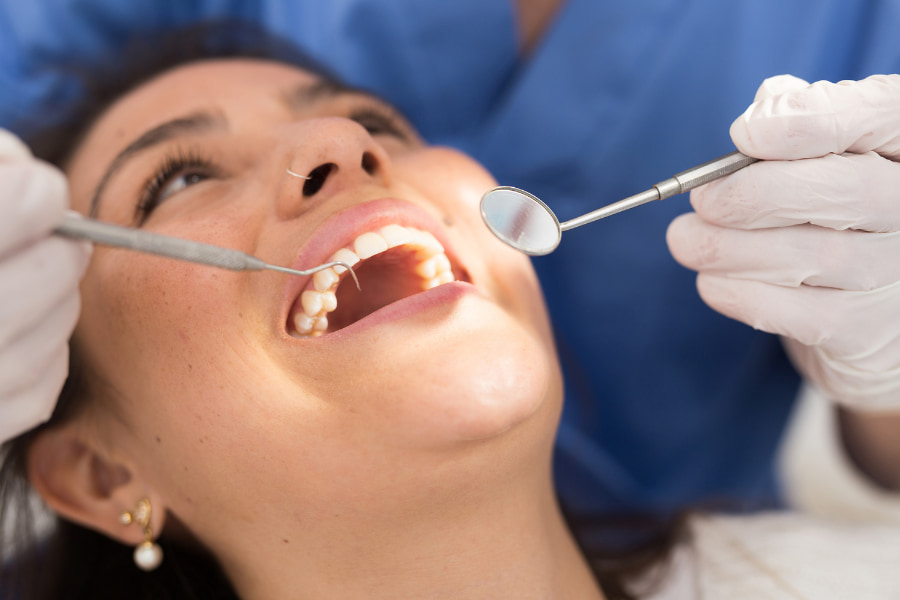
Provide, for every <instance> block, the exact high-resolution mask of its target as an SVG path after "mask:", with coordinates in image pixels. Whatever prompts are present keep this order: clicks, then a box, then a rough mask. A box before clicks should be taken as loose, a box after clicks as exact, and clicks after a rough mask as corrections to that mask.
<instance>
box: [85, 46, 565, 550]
mask: <svg viewBox="0 0 900 600" xmlns="http://www.w3.org/2000/svg"><path fill="white" fill-rule="evenodd" d="M288 169H290V171H291V172H293V173H295V174H299V175H302V176H305V177H310V179H300V178H298V177H295V176H292V175H290V174H288V173H287V170H288ZM68 171H69V173H68V174H69V178H70V189H71V198H72V204H73V206H74V208H76V209H77V210H78V211H80V212H82V213H85V214H87V213H90V212H92V211H93V212H94V214H95V216H96V217H97V218H99V219H101V220H104V221H110V222H113V223H119V224H123V225H129V226H132V225H135V226H140V227H142V228H143V229H146V230H148V231H154V232H159V233H165V234H169V235H173V236H178V237H183V238H189V239H192V240H198V241H202V242H207V243H210V244H215V245H218V246H224V247H228V248H236V249H238V250H241V251H244V252H247V253H250V254H253V255H255V256H257V257H259V258H261V259H262V260H264V261H265V262H267V263H270V264H275V265H282V266H288V267H294V268H299V269H303V268H309V267H312V266H314V265H318V264H320V263H323V262H326V261H328V260H331V259H332V258H333V257H335V256H337V257H338V258H342V259H345V260H349V261H353V260H354V258H353V257H354V255H355V256H357V257H360V256H361V257H362V258H365V257H366V256H368V254H370V253H375V254H374V255H373V256H372V257H370V258H368V259H365V260H361V262H359V263H358V265H357V267H356V270H357V272H358V274H359V278H360V282H361V285H362V292H361V293H357V292H356V290H355V289H354V288H353V285H352V281H350V280H349V279H347V278H346V277H344V278H343V279H341V281H340V283H339V284H338V283H335V282H334V281H333V280H334V279H335V277H332V276H331V275H332V273H327V274H326V275H323V276H320V277H319V279H318V280H314V279H312V278H299V277H292V276H289V275H284V274H280V273H275V272H271V271H261V272H243V273H235V272H231V271H225V270H220V269H216V268H211V267H206V266H199V265H196V264H192V263H187V262H180V261H173V260H170V259H165V258H159V257H154V256H149V255H143V254H137V253H133V252H129V251H125V250H119V249H105V248H99V247H98V248H97V249H96V251H95V253H94V257H93V260H92V263H91V267H90V269H89V272H88V274H87V275H86V277H85V279H84V281H83V285H82V299H83V311H82V316H81V321H80V323H79V326H78V329H77V332H76V340H77V343H78V346H79V348H80V350H81V351H82V354H83V355H84V356H85V358H86V360H87V363H88V365H89V366H90V369H91V371H92V372H93V373H94V374H95V375H96V377H95V380H96V381H97V382H98V386H97V387H96V388H95V389H97V390H99V391H100V392H101V393H102V395H103V397H104V398H105V399H106V403H105V404H104V406H108V405H109V403H110V402H112V405H113V407H114V409H113V410H112V411H109V410H107V411H105V412H101V411H95V414H94V416H93V417H92V418H93V419H95V420H96V422H98V423H99V424H100V427H99V428H98V431H100V432H102V433H101V435H102V436H103V437H104V439H105V440H106V442H107V443H108V444H109V445H110V447H113V448H117V449H119V450H118V451H119V452H121V453H123V454H127V455H128V456H129V457H131V460H132V461H133V462H134V463H135V464H137V465H138V467H139V469H140V470H141V472H142V473H144V475H145V476H146V477H147V478H148V480H149V481H150V484H151V485H153V486H154V488H155V489H156V490H157V491H161V493H162V494H163V495H164V496H165V498H166V502H167V503H168V506H167V508H168V509H169V510H171V511H173V512H174V513H175V514H177V515H179V516H180V517H181V518H182V519H183V520H185V521H186V522H188V523H189V524H191V525H192V528H193V529H194V530H195V531H197V532H200V534H201V537H205V538H206V541H207V542H209V543H213V544H215V543H216V536H217V535H219V534H218V533H216V531H217V530H219V531H220V530H221V529H222V523H223V522H225V521H228V520H232V521H233V520H242V521H244V522H247V523H253V522H256V523H262V522H265V521H266V519H268V513H270V512H271V511H273V510H274V511H275V512H278V509H273V506H280V505H284V504H286V503H285V500H286V499H287V500H288V501H289V502H287V504H290V505H291V511H293V512H292V515H293V516H295V517H297V518H303V517H311V516H314V515H317V518H323V517H322V515H325V514H328V515H331V514H332V513H333V512H335V509H334V507H335V506H340V507H341V509H340V510H341V511H345V510H350V511H352V510H354V509H355V508H359V509H360V510H362V507H365V509H366V510H373V509H374V510H377V509H378V507H380V506H385V507H386V506H389V505H390V503H392V502H393V503H396V502H397V500H398V498H403V499H407V500H408V499H410V498H414V497H416V496H417V495H422V496H425V495H428V494H434V493H438V491H439V490H442V489H443V487H444V486H447V487H452V486H454V485H458V482H459V481H464V480H465V478H466V477H469V478H474V479H478V477H479V475H478V473H479V472H480V471H479V470H478V469H483V471H481V472H484V473H488V472H490V471H491V470H492V469H495V468H498V469H499V468H502V466H503V464H505V463H504V461H505V460H506V458H507V457H509V456H512V458H511V459H510V460H516V456H519V457H520V458H521V456H522V455H523V452H525V451H526V450H527V452H533V451H534V449H535V448H537V449H538V455H539V456H543V457H545V458H546V460H549V448H550V446H551V441H552V436H553V432H554V427H555V423H556V418H557V414H558V410H559V402H560V396H561V392H560V381H559V373H558V367H557V365H556V359H555V352H554V348H553V344H552V340H551V334H550V330H549V326H548V323H547V319H546V316H545V313H544V308H543V305H542V300H541V296H540V292H539V289H538V285H537V283H536V280H535V277H534V274H533V272H532V270H531V267H530V264H529V262H528V260H527V259H526V258H524V257H522V256H520V255H518V254H517V253H515V252H514V251H512V250H509V249H507V248H506V247H505V246H503V245H502V244H501V243H499V242H498V241H496V240H495V239H494V238H493V237H492V236H491V234H490V233H489V232H488V230H487V229H486V228H485V227H484V226H483V224H482V223H481V220H480V217H479V214H478V201H479V199H480V197H481V194H482V193H483V192H484V191H485V190H486V189H488V188H489V187H491V186H493V185H494V181H493V180H492V179H491V177H490V176H489V175H488V174H487V173H486V172H485V171H484V170H483V169H482V168H481V167H479V165H478V164H476V163H475V162H474V161H472V160H471V159H469V158H468V157H466V156H464V155H462V154H460V153H458V152H455V151H452V150H448V149H443V148H434V147H428V146H426V145H424V144H423V143H422V142H421V141H420V140H419V139H418V137H417V136H416V134H415V133H414V132H413V131H412V130H411V129H410V127H409V126H408V125H407V124H406V123H405V122H404V121H403V120H402V118H400V117H399V116H397V115H396V114H394V113H393V112H392V111H391V110H390V109H389V108H387V107H385V106H384V105H383V104H381V103H379V102H377V101H376V100H374V99H372V98H370V97H368V96H365V95H362V94H359V93H356V92H349V91H346V90H342V89H340V88H339V87H336V86H333V85H330V84H328V83H326V82H324V81H323V80H321V79H319V78H317V77H316V76H313V75H311V74H309V73H307V72H304V71H301V70H297V69H295V68H292V67H288V66H284V65H280V64H276V63H268V62H262V61H252V60H221V61H210V62H203V63H195V64H191V65H187V66H183V67H180V68H178V69H176V70H173V71H170V72H168V73H166V74H164V75H162V76H160V77H158V78H157V79H155V80H152V81H150V82H149V83H146V84H144V85H143V86H141V87H139V88H137V89H136V90H134V91H132V92H130V93H129V94H128V95H126V96H125V97H123V98H122V99H121V100H119V101H118V102H117V103H116V104H115V105H114V106H113V107H112V108H111V109H110V110H109V111H108V112H107V113H106V114H105V115H104V116H103V117H102V118H101V119H100V120H99V121H98V122H97V124H96V125H95V126H94V127H93V128H92V129H91V131H90V133H89V135H88V137H87V138H86V140H85V141H84V142H83V144H82V145H81V146H80V147H79V149H78V151H77V153H76V154H75V156H74V157H73V159H72V161H71V162H70V165H69V169H68ZM435 240H437V242H438V243H435ZM385 247H388V248H389V249H387V250H386V251H384V249H385ZM441 248H443V251H442V250H441ZM348 251H349V252H353V253H354V254H348ZM336 253H337V254H336ZM445 272H449V273H451V275H446V274H444V275H442V274H441V273H445ZM333 274H334V275H335V276H336V275H338V273H336V272H333ZM450 280H453V281H452V282H449V283H447V281H450ZM316 285H318V287H319V289H318V290H317V289H316ZM426 289H427V291H425V290H426ZM335 290H336V292H335ZM332 292H335V293H332ZM304 299H305V300H304ZM335 303H336V306H337V307H336V308H335V309H334V310H333V311H329V310H328V309H330V308H331V307H332V306H331V305H334V304H335ZM322 317H325V319H324V320H323V319H322ZM325 323H327V329H325V330H324V333H323V332H322V331H320V329H322V328H324V327H325ZM113 415H115V416H113ZM511 448H516V449H519V450H517V452H518V454H516V452H512V453H510V452H509V450H510V449H511ZM501 457H502V458H501ZM546 460H543V461H539V462H541V463H542V466H545V464H544V463H546ZM457 475H458V478H457ZM279 503H280V504H279ZM339 512H340V511H339ZM281 517H282V518H283V517H284V515H283V514H281Z"/></svg>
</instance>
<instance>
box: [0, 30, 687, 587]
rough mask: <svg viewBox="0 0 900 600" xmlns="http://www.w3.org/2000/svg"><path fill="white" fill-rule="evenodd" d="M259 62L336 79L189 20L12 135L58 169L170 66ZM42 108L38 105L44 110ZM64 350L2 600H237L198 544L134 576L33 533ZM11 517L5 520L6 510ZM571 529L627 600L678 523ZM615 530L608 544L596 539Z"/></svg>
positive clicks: (1, 501)
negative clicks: (126, 99) (117, 104)
mask: <svg viewBox="0 0 900 600" xmlns="http://www.w3.org/2000/svg"><path fill="white" fill-rule="evenodd" d="M226 57H244V58H263V59H271V60H278V61H281V62H285V63H288V64H293V65H296V66H299V67H302V68H304V69H306V70H309V71H312V72H315V73H318V74H320V75H322V76H324V77H328V78H331V79H337V78H336V77H334V75H333V74H331V73H330V72H328V71H327V70H326V69H325V68H323V67H322V66H321V65H319V64H317V63H316V62H315V61H313V60H312V59H310V57H309V56H307V55H306V54H304V53H302V52H300V51H299V50H298V49H297V48H296V47H295V46H293V45H292V44H290V43H287V42H285V41H283V40H280V39H278V38H276V37H274V36H272V35H271V34H269V33H268V32H266V31H264V30H262V29H260V28H258V27H256V26H253V25H249V24H247V23H243V22H215V23H201V24H196V25H192V26H190V27H188V28H185V29H180V30H177V31H164V32H149V33H147V34H145V35H143V36H142V37H141V38H139V39H137V40H134V41H133V42H132V43H131V44H130V46H129V47H128V48H127V49H126V50H125V51H124V52H123V53H122V54H120V55H118V56H116V60H115V62H113V63H107V64H101V63H91V64H80V65H67V66H66V67H65V69H62V70H61V72H65V73H67V74H68V75H69V76H71V77H73V78H74V81H77V85H76V86H75V87H77V88H78V90H79V93H78V94H77V96H76V97H74V98H67V99H65V100H64V101H63V102H62V103H61V104H60V105H58V106H53V107H49V111H50V114H54V115H57V118H55V119H54V121H53V122H51V123H41V124H38V123H37V122H36V121H34V120H31V121H29V122H23V123H20V124H19V125H18V127H16V128H15V130H16V131H17V133H19V135H21V136H22V137H23V138H24V139H25V140H26V142H27V143H28V145H29V146H30V147H31V149H32V152H34V154H35V156H37V157H39V158H41V159H43V160H46V161H48V162H50V163H53V164H55V165H57V166H61V167H62V166H64V165H65V163H66V162H67V160H68V158H69V156H70V154H71V153H72V152H73V151H74V150H75V149H76V148H77V147H78V145H79V143H80V142H81V140H82V139H83V136H84V135H85V134H86V132H87V131H88V130H89V129H90V127H91V125H92V124H93V123H94V121H95V120H96V119H97V118H98V117H99V116H100V115H101V114H102V113H103V112H104V111H105V110H106V109H107V108H108V107H109V106H110V105H111V104H112V103H113V102H114V101H115V100H116V99H117V98H119V97H120V96H122V95H123V94H124V93H125V92H127V91H129V90H131V89H133V88H134V87H136V86H137V85H139V84H141V83H143V82H145V81H148V80H149V79H151V78H153V77H154V76H155V75H158V74H160V73H162V72H164V71H166V70H168V69H170V68H172V67H174V66H177V65H180V64H185V63H188V62H192V61H197V60H203V59H210V58H226ZM46 110H48V108H45V109H44V111H45V112H46ZM78 357H79V352H78V347H77V343H76V342H74V341H73V342H72V343H70V360H69V375H68V378H67V380H66V382H65V385H64V387H63V390H62V392H61V394H60V396H59V399H58V402H57V405H56V409H55V411H54V413H53V416H52V417H51V419H50V421H49V422H48V423H46V424H44V425H42V426H40V427H38V428H36V429H34V430H32V431H30V432H28V433H26V434H24V435H22V436H20V437H19V438H17V439H15V440H13V441H11V442H9V443H8V444H6V446H5V456H4V457H3V462H2V465H0V541H8V540H15V541H16V544H15V546H16V551H15V556H8V555H4V549H3V548H2V546H0V598H2V599H3V600H7V599H12V600H25V599H27V600H51V599H57V598H66V599H67V600H78V599H85V600H88V599H90V600H104V599H110V600H112V599H116V600H118V599H121V598H131V599H136V600H139V599H147V600H150V599H153V600H167V599H172V600H176V599H178V600H195V599H196V600H201V599H203V600H236V599H237V598H238V596H237V594H236V593H235V591H234V590H233V588H232V587H231V585H230V583H229V582H228V580H227V578H226V576H225V575H224V573H223V572H222V571H221V570H220V568H219V567H218V565H217V564H216V562H215V560H214V559H213V558H212V557H210V556H208V555H205V554H203V553H202V552H198V551H197V550H196V549H192V548H188V547H181V546H179V545H178V544H177V542H175V541H169V540H167V541H165V542H164V543H165V553H166V557H165V560H164V561H163V563H162V565H161V566H160V568H159V569H157V570H156V571H153V572H152V573H144V572H142V571H139V570H138V569H137V568H136V567H135V566H134V563H133V560H132V556H131V554H132V549H131V548H128V547H126V546H123V545H121V544H119V543H118V542H115V541H113V540H111V539H109V538H107V537H105V536H103V535H101V534H98V533H96V532H93V531H90V530H87V529H85V528H82V527H80V526H77V525H75V524H72V523H69V522H67V521H64V520H61V519H57V523H56V525H55V527H54V528H53V530H52V532H51V533H50V534H49V535H47V536H43V537H42V536H39V535H36V534H35V528H34V522H35V516H34V514H33V511H32V506H31V503H30V501H29V498H30V487H29V485H28V482H27V476H26V455H27V452H28V447H29V444H30V442H31V440H33V439H34V436H35V435H36V434H37V433H39V432H40V431H41V430H43V429H45V428H48V427H53V426H55V425H59V424H61V423H64V422H65V421H66V420H68V419H70V418H71V417H72V416H73V415H74V414H76V413H77V411H78V410H80V408H81V407H82V406H83V405H84V404H85V403H86V402H87V400H88V398H89V397H90V389H89V385H90V377H88V376H87V375H86V373H87V370H86V365H83V364H80V362H79V359H78ZM12 514H14V515H15V522H14V523H12V522H10V521H11V520H12V519H11V518H10V515H12ZM567 518H568V521H569V526H570V527H571V528H572V530H573V532H574V533H575V535H576V538H577V539H578V541H579V544H580V546H581V548H582V551H583V552H584V554H585V556H586V557H587V558H588V561H589V562H590V564H591V566H592V568H593V569H594V572H595V574H596V575H597V579H598V582H599V583H600V585H601V587H602V588H603V590H604V592H605V593H606V595H607V597H608V598H609V599H610V600H630V599H631V598H633V595H632V594H631V593H630V592H629V590H628V585H627V583H628V582H629V581H631V580H632V579H633V578H635V577H638V576H640V575H641V574H643V573H645V572H646V571H647V570H648V568H650V567H652V566H654V565H657V564H660V561H661V560H662V559H663V558H664V557H665V556H666V555H667V553H668V551H669V549H670V548H671V547H672V546H673V544H674V543H675V540H676V537H677V536H676V534H677V531H679V530H680V528H679V527H673V526H672V524H671V522H670V521H669V520H667V519H648V518H645V517H639V518H632V517H629V518H621V517H615V518H613V517H597V516H591V515H577V516H576V515H573V514H572V513H571V512H569V513H567ZM598 531H599V532H605V533H606V534H609V533H610V532H615V534H616V535H615V536H614V537H615V541H614V542H610V540H609V539H608V538H609V536H608V535H607V536H602V535H601V536H597V535H595V534H596V532H598Z"/></svg>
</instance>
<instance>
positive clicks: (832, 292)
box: [668, 75, 900, 409]
mask: <svg viewBox="0 0 900 600" xmlns="http://www.w3.org/2000/svg"><path fill="white" fill-rule="evenodd" d="M731 138H732V140H733V141H734V143H735V145H736V146H737V147H738V149H739V150H741V151H742V152H744V153H745V154H749V155H751V156H755V157H758V158H762V159H767V160H766V161H763V162H759V163H755V164H753V165H750V166H749V167H747V168H745V169H743V170H741V171H739V172H737V173H735V174H733V175H731V176H729V177H727V178H724V179H721V180H719V181H716V182H713V183H711V184H708V185H706V186H704V187H702V188H698V189H696V190H694V191H693V192H692V193H691V204H692V206H693V207H694V210H695V211H696V213H695V214H694V213H690V214H687V215H683V216H681V217H679V218H678V219H676V220H675V221H673V223H672V224H671V225H670V227H669V232H668V243H669V249H670V251H671V252H672V254H673V256H675V258H676V259H677V260H678V261H679V262H680V263H681V264H683V265H684V266H686V267H688V268H690V269H694V270H697V271H699V275H698V278H697V286H698V289H699V291H700V295H701V296H702V297H703V300H704V301H705V302H706V303H707V304H709V305H710V306H711V307H713V308H714V309H716V310H718V311H719V312H721V313H723V314H725V315H728V316H730V317H733V318H735V319H738V320H740V321H743V322H745V323H747V324H749V325H751V326H753V327H755V328H757V329H762V330H764V331H768V332H770V333H777V334H780V335H782V336H784V340H785V345H786V347H787V349H788V352H789V353H790V355H791V358H792V359H793V360H794V362H795V364H796V365H797V367H798V369H799V370H800V371H801V373H802V374H803V375H804V376H805V377H806V378H807V379H808V380H810V381H812V382H813V383H814V384H815V385H816V386H817V387H818V388H819V389H820V390H821V391H822V392H823V393H824V394H825V395H826V396H828V397H830V398H831V399H832V400H835V401H838V402H842V403H845V404H847V405H849V406H854V407H857V408H864V409H865V408H871V409H897V408H900V164H898V162H897V161H900V75H888V76H873V77H870V78H868V79H865V80H862V81H845V82H841V83H838V84H833V83H828V82H819V83H815V84H813V85H808V84H807V83H806V82H805V81H802V80H799V79H797V78H794V77H789V76H781V77H775V78H772V79H769V80H767V81H766V82H764V83H763V85H762V87H761V88H760V89H759V91H758V92H757V97H756V101H755V102H754V104H753V105H751V106H750V108H748V109H747V111H746V112H745V113H744V114H743V115H742V116H741V117H739V118H738V119H737V120H736V121H735V122H734V124H732V126H731Z"/></svg>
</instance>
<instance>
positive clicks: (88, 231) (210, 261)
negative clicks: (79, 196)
mask: <svg viewBox="0 0 900 600" xmlns="http://www.w3.org/2000/svg"><path fill="white" fill-rule="evenodd" d="M53 233H54V234H55V235H61V236H64V237H68V238H74V239H80V240H89V241H91V242H93V243H95V244H101V245H104V246H115V247H117V248H127V249H129V250H137V251H138V252H147V253H149V254H156V255H159V256H166V257H169V258H175V259H178V260H185V261H188V262H193V263H198V264H201V265H209V266H212V267H220V268H222V269H228V270H230V271H261V270H263V269H269V270H271V271H280V272H282V273H288V274H290V275H302V276H306V275H312V274H313V273H316V272H317V271H321V270H323V269H327V268H329V267H335V266H340V267H344V268H345V269H347V271H349V272H350V276H351V277H353V282H354V283H355V284H356V289H357V290H359V289H360V287H359V279H357V278H356V273H354V272H353V268H352V267H351V266H350V265H349V264H347V263H345V262H343V261H339V260H338V261H332V262H328V263H325V264H321V265H318V266H316V267H313V268H311V269H306V270H304V271H298V270H296V269H288V268H286V267H279V266H277V265H270V264H268V263H266V262H263V261H262V260H260V259H258V258H256V257H255V256H252V255H250V254H246V253H244V252H241V251H239V250H233V249H231V248H221V247H219V246H213V245H211V244H203V243H201V242H195V241H193V240H185V239H181V238H176V237H172V236H168V235H161V234H158V233H151V232H149V231H143V230H141V229H134V228H132V227H121V226H119V225H112V224H110V223H103V222H101V221H96V220H94V219H87V218H82V217H80V216H77V215H75V214H73V213H68V214H66V215H65V216H64V217H63V219H62V221H61V222H60V223H59V225H57V226H56V228H55V229H54V230H53Z"/></svg>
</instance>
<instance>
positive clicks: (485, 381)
mask: <svg viewBox="0 0 900 600" xmlns="http://www.w3.org/2000/svg"><path fill="white" fill-rule="evenodd" d="M489 317H490V319H489V321H488V322H489V323H490V325H488V326H482V327H472V326H471V325H472V323H471V322H466V321H467V319H466V318H463V319H461V321H463V322H459V323H455V324H454V326H453V327H450V328H449V329H450V332H449V334H448V335H446V336H443V337H442V338H441V339H440V342H439V343H440V353H439V354H438V355H431V356H430V357H428V358H423V352H422V350H421V349H417V348H411V349H410V352H409V354H407V355H406V356H405V357H404V356H401V357H397V359H398V362H399V363H400V364H402V363H403V362H405V361H404V360H403V359H404V358H407V359H408V360H409V361H410V362H409V363H407V364H412V365H414V366H412V367H410V368H409V374H408V376H407V377H405V378H404V381H405V383H406V385H408V388H407V389H406V391H405V393H402V397H403V398H404V400H403V401H402V402H401V403H400V405H399V406H398V407H397V408H398V409H399V411H400V412H401V414H402V415H403V418H402V419H401V420H400V422H405V423H403V425H401V427H403V428H404V429H405V431H404V432H398V435H404V436H412V438H413V439H414V440H415V441H417V442H419V443H421V444H425V445H428V446H435V445H449V446H453V445H455V444H458V443H465V442H471V441H480V440H488V439H492V438H499V437H502V436H504V435H506V434H508V433H509V432H511V431H513V430H515V429H517V428H519V427H520V426H522V425H524V424H527V423H529V422H532V421H535V420H538V421H540V422H541V423H542V426H543V427H546V428H549V430H550V435H551V436H552V434H553V432H554V431H555V426H556V418H555V417H556V415H558V412H559V410H560V405H561V399H562V394H561V384H560V379H561V378H560V374H559V367H558V364H557V362H556V359H555V355H553V354H552V352H551V351H549V350H548V348H547V347H546V345H545V343H544V342H543V340H541V339H539V338H538V337H537V336H535V335H534V334H533V333H532V332H531V331H529V330H527V329H525V328H523V327H520V326H519V325H518V324H517V323H515V321H513V320H512V319H509V318H508V316H507V315H500V314H498V315H489ZM482 325H483V323H482ZM399 391H400V390H398V392H399ZM547 415H549V416H551V417H552V418H550V419H547ZM398 416H399V415H398Z"/></svg>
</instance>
